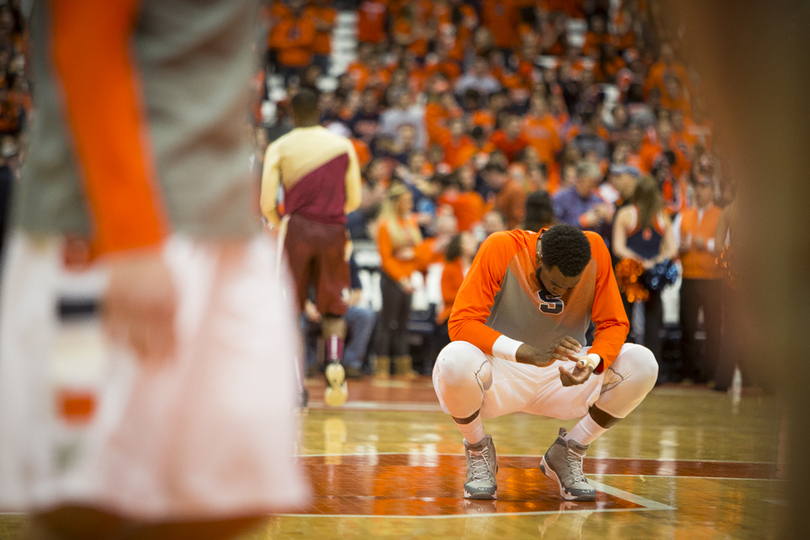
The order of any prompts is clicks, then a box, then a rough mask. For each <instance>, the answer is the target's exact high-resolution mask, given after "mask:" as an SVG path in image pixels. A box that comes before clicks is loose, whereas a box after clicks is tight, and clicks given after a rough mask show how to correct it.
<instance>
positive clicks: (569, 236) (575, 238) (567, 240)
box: [540, 225, 591, 277]
mask: <svg viewBox="0 0 810 540" xmlns="http://www.w3.org/2000/svg"><path fill="white" fill-rule="evenodd" d="M540 258H541V259H543V264H544V265H545V266H547V267H548V268H554V267H555V266H556V267H557V268H558V269H559V270H560V272H561V273H562V275H564V276H566V277H575V276H578V275H580V274H581V273H582V272H583V271H584V270H585V267H586V266H588V263H589V262H590V260H591V243H590V242H589V241H588V238H587V237H586V236H585V233H583V232H582V231H581V230H579V229H577V228H576V227H574V226H573V225H555V226H553V227H551V228H550V229H548V230H547V231H546V232H544V233H543V236H542V237H541V244H540Z"/></svg>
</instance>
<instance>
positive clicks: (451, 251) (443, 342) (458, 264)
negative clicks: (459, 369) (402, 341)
mask: <svg viewBox="0 0 810 540" xmlns="http://www.w3.org/2000/svg"><path fill="white" fill-rule="evenodd" d="M477 252H478V243H477V242H476V241H475V238H474V237H473V235H472V234H470V233H469V232H462V233H459V234H457V235H455V236H454V237H453V238H451V239H450V243H448V244H447V251H446V252H445V259H446V262H445V263H444V269H442V303H443V304H444V308H443V309H442V310H441V311H440V312H439V314H438V315H436V324H437V325H438V327H437V328H436V333H435V336H436V337H435V340H434V346H433V350H434V351H436V355H433V358H435V357H436V356H437V355H438V352H439V351H441V350H442V349H443V348H444V347H446V346H447V345H448V344H449V343H450V334H449V332H448V328H447V320H448V319H449V318H450V313H451V312H452V311H453V302H455V300H456V295H457V294H458V290H459V289H460V288H461V284H462V282H463V281H464V277H465V276H466V275H467V272H468V271H469V270H470V267H471V266H472V262H473V259H474V258H475V254H476V253H477ZM430 369H431V371H433V366H432V365H431V366H430Z"/></svg>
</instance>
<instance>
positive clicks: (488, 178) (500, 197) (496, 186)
mask: <svg viewBox="0 0 810 540" xmlns="http://www.w3.org/2000/svg"><path fill="white" fill-rule="evenodd" d="M481 176H483V178H484V181H485V182H486V183H487V186H488V187H489V188H490V189H491V190H492V191H493V192H494V197H493V201H492V202H493V207H494V209H495V210H497V211H499V212H500V213H501V215H503V218H504V220H505V221H506V226H507V228H509V229H516V228H518V227H520V226H521V224H523V218H525V217H526V191H525V190H524V189H523V187H522V186H520V185H519V184H518V183H517V182H515V181H514V180H512V179H511V178H509V175H507V174H506V169H505V168H504V167H503V166H502V165H500V164H498V163H493V162H490V163H488V164H487V165H486V167H484V170H483V171H481Z"/></svg>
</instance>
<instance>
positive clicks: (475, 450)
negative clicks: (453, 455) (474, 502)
mask: <svg viewBox="0 0 810 540" xmlns="http://www.w3.org/2000/svg"><path fill="white" fill-rule="evenodd" d="M464 453H465V454H466V455H467V481H466V482H465V483H464V498H465V499H495V498H496V496H495V491H496V490H497V489H498V484H497V482H496V481H495V474H496V473H497V472H498V462H497V458H496V456H495V445H494V444H493V443H492V437H490V436H489V435H487V436H486V437H484V438H483V439H482V440H481V441H480V442H479V443H477V444H469V443H468V442H467V441H466V440H465V441H464Z"/></svg>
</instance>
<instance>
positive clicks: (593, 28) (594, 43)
mask: <svg viewBox="0 0 810 540" xmlns="http://www.w3.org/2000/svg"><path fill="white" fill-rule="evenodd" d="M590 23H591V24H590V28H589V29H588V32H587V33H586V34H585V43H583V45H582V55H583V56H590V55H591V54H593V53H599V52H600V51H601V50H602V45H604V44H605V43H607V42H608V41H609V40H610V34H608V33H607V28H606V24H605V19H604V17H602V16H601V15H594V16H593V17H591V21H590Z"/></svg>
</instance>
